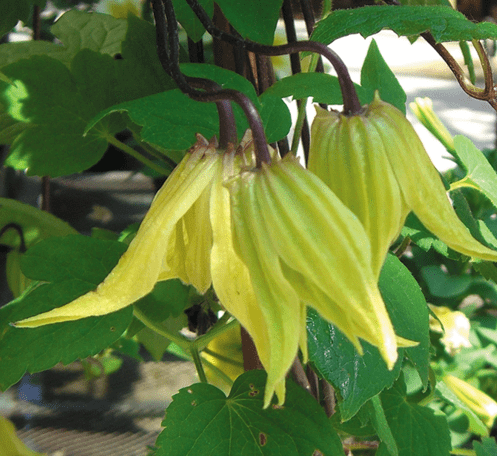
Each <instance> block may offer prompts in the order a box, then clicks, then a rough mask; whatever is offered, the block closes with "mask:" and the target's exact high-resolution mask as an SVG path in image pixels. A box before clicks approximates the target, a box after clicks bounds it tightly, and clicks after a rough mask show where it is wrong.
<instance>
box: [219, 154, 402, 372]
mask: <svg viewBox="0 0 497 456" xmlns="http://www.w3.org/2000/svg"><path fill="white" fill-rule="evenodd" d="M228 185H229V189H230V193H231V201H232V211H233V212H232V216H233V228H234V231H235V249H236V251H237V252H238V253H239V255H240V257H241V258H242V260H243V261H244V263H245V264H246V265H247V266H248V269H249V271H250V277H251V281H252V285H253V287H254V291H255V294H256V298H257V300H258V302H259V305H260V307H261V308H262V309H263V312H264V315H265V318H266V319H267V321H268V322H270V323H269V324H270V325H271V324H273V325H275V327H278V328H279V332H280V334H278V336H277V337H279V338H280V344H279V346H280V350H281V352H282V353H285V358H283V357H282V362H281V363H280V364H279V368H281V372H280V373H279V376H280V377H279V378H283V376H284V375H285V373H286V371H287V370H288V369H289V368H290V366H291V364H292V362H293V359H294V358H295V355H296V352H297V347H298V346H299V344H300V346H303V345H304V339H305V335H304V334H303V332H302V331H301V328H302V325H303V324H304V323H303V322H302V320H301V319H297V318H295V315H302V314H301V311H302V304H305V305H309V306H311V307H313V308H315V309H316V310H317V311H318V312H319V313H320V314H321V316H322V317H324V318H325V319H327V320H328V321H330V322H332V323H333V324H335V325H336V326H337V327H338V328H339V329H340V330H341V331H342V332H343V333H344V334H345V335H346V336H347V337H348V338H349V339H350V340H351V342H352V343H353V344H354V345H355V346H356V348H357V349H358V350H359V351H361V350H362V349H361V345H360V342H359V338H361V339H364V340H366V341H368V342H369V343H371V344H373V345H375V346H377V347H378V349H379V350H380V353H381V354H382V356H383V357H384V359H385V361H386V363H387V365H388V367H389V368H393V365H394V363H395V361H396V359H397V345H396V340H395V334H394V331H393V327H392V324H391V322H390V318H389V316H388V313H387V312H386V308H385V305H384V302H383V300H382V298H381V295H380V293H379V290H378V287H377V283H376V278H375V276H374V274H373V271H372V268H371V256H370V255H371V247H370V244H369V240H368V238H367V235H366V233H365V231H364V228H363V227H362V225H361V223H360V222H359V220H358V219H357V217H356V216H354V214H352V212H351V211H350V210H349V209H347V208H346V207H345V205H344V204H343V203H342V202H341V201H340V200H339V199H338V198H337V197H336V196H335V195H334V194H333V193H332V192H331V191H330V189H329V188H328V187H327V186H326V185H324V184H323V183H322V181H321V180H319V179H318V178H317V177H316V176H315V175H313V174H312V173H310V172H309V171H307V170H305V169H304V168H302V167H301V166H300V165H299V164H298V162H297V160H296V158H295V157H293V156H291V155H288V156H287V157H285V158H284V159H283V160H277V159H275V160H274V161H273V163H272V164H271V165H265V164H263V166H262V168H261V169H256V170H248V171H245V172H242V173H241V174H240V175H239V176H238V177H236V178H234V179H232V180H231V181H230V182H229V183H228ZM299 320H300V323H297V324H296V322H299ZM269 331H270V332H271V328H270V329H269ZM275 338H276V336H275ZM287 353H291V355H287ZM283 361H284V362H283ZM273 368H274V366H273V365H272V366H271V370H273ZM275 378H277V377H276V376H275Z"/></svg>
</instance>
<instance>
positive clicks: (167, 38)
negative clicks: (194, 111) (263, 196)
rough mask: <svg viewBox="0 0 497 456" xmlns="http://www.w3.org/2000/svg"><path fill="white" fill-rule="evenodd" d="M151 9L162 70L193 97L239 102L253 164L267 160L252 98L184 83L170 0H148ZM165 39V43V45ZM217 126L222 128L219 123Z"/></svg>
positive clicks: (265, 146) (236, 92) (261, 128)
mask: <svg viewBox="0 0 497 456" xmlns="http://www.w3.org/2000/svg"><path fill="white" fill-rule="evenodd" d="M152 10H153V13H154V18H155V29H156V39H157V54H158V56H159V60H160V62H161V65H162V67H163V68H164V70H165V71H166V72H167V73H168V74H169V75H170V76H171V77H172V78H173V79H174V81H175V82H176V84H177V85H178V87H179V88H180V90H181V91H182V92H184V93H186V94H187V95H188V96H189V97H190V98H192V99H194V100H196V101H202V102H224V101H225V100H231V101H234V102H235V103H237V104H238V105H240V107H241V108H242V110H243V112H244V114H245V116H246V117H247V119H248V122H249V125H250V128H251V130H252V137H253V140H254V148H255V153H256V161H257V166H258V167H260V166H261V164H262V162H265V163H270V162H271V156H270V154H269V149H268V146H267V140H266V135H265V133H264V127H263V124H262V120H261V117H260V115H259V113H258V111H257V109H256V107H255V105H254V103H253V102H252V100H250V98H248V97H247V96H246V95H245V94H243V93H241V92H238V91H236V90H232V89H221V90H215V91H213V92H210V93H209V92H201V91H198V90H195V89H194V88H193V87H191V85H190V84H189V83H188V78H186V77H185V76H184V74H183V73H181V71H180V68H179V61H178V55H179V51H178V49H179V40H178V33H177V32H178V24H177V22H176V16H175V14H174V8H173V6H172V3H171V1H170V0H163V1H161V0H152ZM166 17H167V25H166ZM166 43H169V49H168V46H167V45H166ZM218 109H219V106H218ZM221 128H223V126H222V125H221Z"/></svg>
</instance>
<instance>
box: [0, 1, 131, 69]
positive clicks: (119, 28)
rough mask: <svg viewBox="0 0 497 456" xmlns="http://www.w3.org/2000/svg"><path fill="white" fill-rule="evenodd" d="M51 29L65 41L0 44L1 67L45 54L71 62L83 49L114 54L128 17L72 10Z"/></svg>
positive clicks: (64, 62) (67, 62)
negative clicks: (56, 42) (122, 17)
mask: <svg viewBox="0 0 497 456" xmlns="http://www.w3.org/2000/svg"><path fill="white" fill-rule="evenodd" d="M13 3H16V1H14V2H13ZM0 17H2V15H1V13H0ZM51 32H52V33H53V34H54V35H55V36H56V37H57V38H58V39H59V40H60V41H61V42H62V45H60V44H55V43H49V42H47V41H24V42H18V43H5V44H1V45H0V68H1V67H4V66H6V65H9V64H11V63H14V62H17V61H18V60H21V59H27V58H29V57H31V56H33V55H42V54H43V55H46V56H48V57H52V58H55V59H57V60H59V61H61V62H62V63H63V64H64V65H66V66H69V65H70V63H71V60H72V58H73V57H74V56H75V55H76V54H77V53H78V52H79V51H80V50H82V49H90V50H92V51H95V52H101V53H103V54H109V55H111V56H113V55H115V54H117V53H119V52H120V51H121V42H122V40H123V39H124V35H125V33H126V21H125V20H124V19H116V18H114V17H112V16H109V15H107V14H100V13H86V12H83V11H77V10H70V11H68V12H66V13H64V14H63V15H62V16H61V17H60V19H59V20H58V21H57V22H56V23H55V24H54V25H53V26H52V27H51Z"/></svg>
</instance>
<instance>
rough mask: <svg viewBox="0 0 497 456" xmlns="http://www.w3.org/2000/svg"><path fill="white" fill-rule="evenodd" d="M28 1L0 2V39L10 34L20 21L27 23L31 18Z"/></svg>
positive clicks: (4, 0)
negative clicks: (29, 17)
mask: <svg viewBox="0 0 497 456" xmlns="http://www.w3.org/2000/svg"><path fill="white" fill-rule="evenodd" d="M29 6H30V5H29V4H28V2H27V1H26V0H2V1H1V2H0V37H2V36H3V35H5V34H6V33H9V32H10V31H11V30H12V29H13V28H14V27H15V25H16V24H17V22H18V21H23V22H26V20H27V18H28V16H29V11H30V8H29Z"/></svg>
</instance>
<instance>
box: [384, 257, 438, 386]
mask: <svg viewBox="0 0 497 456" xmlns="http://www.w3.org/2000/svg"><path fill="white" fill-rule="evenodd" d="M379 287H380V291H381V295H382V296H383V300H384V301H385V305H386V307H387V310H388V313H389V315H390V318H391V320H392V323H393V327H394V328H395V333H396V334H397V335H399V336H402V337H404V338H406V339H410V340H414V341H417V342H419V344H418V345H417V346H415V347H409V348H406V349H405V354H406V355H407V357H408V358H409V359H410V360H411V362H412V363H413V365H414V367H415V368H416V370H417V371H418V374H419V376H420V378H421V381H422V382H423V385H424V386H426V385H428V368H429V349H430V334H429V324H428V321H429V310H428V306H427V304H426V300H425V297H424V295H423V293H422V291H421V288H420V287H419V285H418V282H417V281H416V279H415V278H414V277H413V276H412V274H411V273H410V272H409V270H408V269H407V268H406V267H405V266H404V265H403V264H402V263H401V261H400V260H399V259H398V258H397V257H396V256H395V255H391V254H389V255H388V256H387V259H386V261H385V264H384V265H383V269H382V270H381V274H380V281H379Z"/></svg>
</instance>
